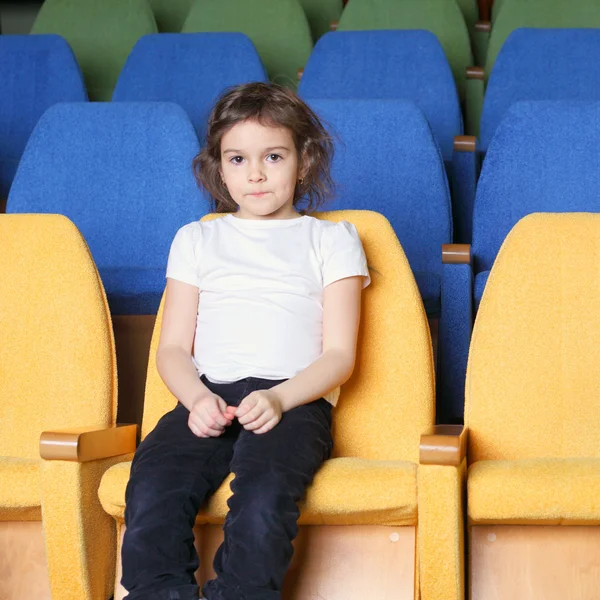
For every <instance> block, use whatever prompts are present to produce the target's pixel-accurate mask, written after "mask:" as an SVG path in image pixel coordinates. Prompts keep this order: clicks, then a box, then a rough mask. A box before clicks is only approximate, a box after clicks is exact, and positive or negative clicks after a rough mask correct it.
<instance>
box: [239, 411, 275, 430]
mask: <svg viewBox="0 0 600 600" xmlns="http://www.w3.org/2000/svg"><path fill="white" fill-rule="evenodd" d="M272 418H273V415H270V414H267V413H263V414H262V415H260V416H259V417H258V418H257V419H254V421H252V422H251V423H248V424H247V425H244V429H246V430H247V431H255V430H256V429H260V428H261V427H262V426H263V425H266V424H267V423H268V422H269V421H270V420H271V419H272ZM240 423H241V421H240Z"/></svg>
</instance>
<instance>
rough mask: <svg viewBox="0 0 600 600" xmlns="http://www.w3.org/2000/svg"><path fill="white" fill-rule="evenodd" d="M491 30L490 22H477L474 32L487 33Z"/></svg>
mask: <svg viewBox="0 0 600 600" xmlns="http://www.w3.org/2000/svg"><path fill="white" fill-rule="evenodd" d="M491 30H492V24H491V23H490V21H483V20H482V21H477V22H476V23H475V31H483V32H486V33H489V32H490V31H491Z"/></svg>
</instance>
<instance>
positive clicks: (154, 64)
mask: <svg viewBox="0 0 600 600" xmlns="http://www.w3.org/2000/svg"><path fill="white" fill-rule="evenodd" d="M266 80H267V75H266V72H265V69H264V67H263V66H262V63H261V62H260V57H259V56H258V53H257V52H256V49H255V48H254V46H253V45H252V42H251V41H250V40H249V39H248V38H247V37H246V36H245V35H244V34H242V33H186V34H175V33H171V34H166V33H161V34H153V35H147V36H144V37H143V38H141V39H140V40H139V41H138V42H137V43H136V45H135V46H134V48H133V50H132V51H131V54H130V55H129V57H128V59H127V62H126V63H125V66H124V67H123V71H122V72H121V75H120V77H119V81H118V82H117V86H116V88H115V92H114V94H113V101H125V102H131V101H141V102H144V101H166V102H175V103H177V104H179V105H180V106H182V107H183V108H184V109H185V111H186V112H187V114H188V116H189V117H190V119H191V121H192V123H193V124H194V126H195V128H196V131H197V132H198V135H199V136H200V138H201V139H203V138H204V136H205V133H206V131H205V130H206V124H207V122H208V116H209V114H210V111H211V109H212V106H213V104H214V102H215V100H216V98H217V96H218V95H219V94H220V93H221V92H222V91H223V90H224V89H225V88H227V87H229V86H232V85H237V84H241V83H247V82H250V81H266Z"/></svg>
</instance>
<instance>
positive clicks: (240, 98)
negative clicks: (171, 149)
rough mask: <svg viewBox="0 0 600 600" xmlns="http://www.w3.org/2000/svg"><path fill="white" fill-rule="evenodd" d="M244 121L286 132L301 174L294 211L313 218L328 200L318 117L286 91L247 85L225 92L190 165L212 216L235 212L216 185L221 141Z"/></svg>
mask: <svg viewBox="0 0 600 600" xmlns="http://www.w3.org/2000/svg"><path fill="white" fill-rule="evenodd" d="M247 120H255V121H258V122H259V123H260V124H262V125H267V126H271V127H286V128H287V129H289V130H290V132H291V134H292V139H293V140H294V145H295V147H296V151H297V153H298V165H299V167H300V169H302V170H303V171H304V173H305V174H304V177H303V180H302V182H300V181H297V182H296V188H295V190H294V207H295V208H296V209H297V210H299V211H300V212H312V211H314V210H317V209H318V208H320V207H321V206H322V205H323V203H324V202H325V201H326V200H328V199H329V198H330V197H332V196H333V193H334V189H335V186H334V183H333V180H332V179H331V174H330V167H331V160H332V158H333V151H334V150H333V148H334V146H333V140H332V138H331V136H330V134H329V133H328V132H327V130H326V129H325V127H324V126H323V124H322V123H321V121H320V120H319V117H317V115H316V114H315V113H314V112H313V111H312V110H311V109H310V108H309V107H308V106H307V105H306V104H305V103H304V102H303V101H302V100H301V99H300V98H299V97H298V96H297V95H296V94H294V92H292V91H290V90H288V89H287V88H284V87H282V86H280V85H277V84H274V83H262V82H256V83H246V84H243V85H239V86H236V87H233V88H230V89H228V90H225V92H224V93H223V94H222V95H221V96H220V97H219V99H218V100H217V103H216V104H215V107H214V108H213V110H212V112H211V114H210V117H209V119H208V131H207V135H206V145H205V146H204V148H203V149H202V150H201V152H200V154H198V156H196V158H194V161H193V163H192V165H193V170H194V176H195V177H196V181H197V182H198V185H200V187H202V188H204V189H205V190H206V191H207V192H208V193H209V194H210V196H211V198H212V201H213V204H214V205H213V210H214V211H215V212H218V213H223V212H235V211H236V210H237V208H238V206H237V204H236V203H235V201H234V200H233V198H232V197H231V195H230V194H229V192H228V191H227V188H226V187H225V186H224V185H223V182H222V180H221V175H220V168H221V139H222V138H223V135H224V134H225V133H226V132H227V131H229V130H230V129H231V128H232V127H233V126H234V125H235V124H236V123H240V122H242V121H247Z"/></svg>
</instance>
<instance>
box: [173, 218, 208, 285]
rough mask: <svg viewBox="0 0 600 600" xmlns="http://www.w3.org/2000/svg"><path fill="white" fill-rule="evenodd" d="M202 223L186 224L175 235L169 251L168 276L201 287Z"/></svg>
mask: <svg viewBox="0 0 600 600" xmlns="http://www.w3.org/2000/svg"><path fill="white" fill-rule="evenodd" d="M200 227H201V225H200V223H189V224H188V225H184V226H183V227H182V228H181V229H180V230H179V231H178V232H177V233H176V235H175V238H174V239H173V243H172V244H171V251H170V252H169V262H168V263H167V277H169V278H170V279H176V280H177V281H183V282H184V283H189V284H190V285H195V286H196V287H198V288H199V287H200V281H199V279H200V278H199V271H198V258H197V254H198V246H199V240H200V234H201V231H200Z"/></svg>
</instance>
